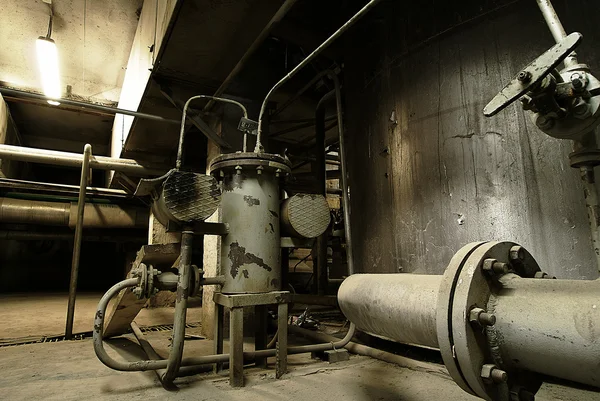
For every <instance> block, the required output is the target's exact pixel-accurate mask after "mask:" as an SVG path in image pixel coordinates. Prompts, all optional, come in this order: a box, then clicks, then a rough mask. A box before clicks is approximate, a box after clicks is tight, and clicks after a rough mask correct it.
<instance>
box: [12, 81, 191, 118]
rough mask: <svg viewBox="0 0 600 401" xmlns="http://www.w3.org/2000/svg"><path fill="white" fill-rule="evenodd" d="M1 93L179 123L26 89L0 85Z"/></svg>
mask: <svg viewBox="0 0 600 401" xmlns="http://www.w3.org/2000/svg"><path fill="white" fill-rule="evenodd" d="M0 93H2V94H6V95H10V96H17V97H18V98H29V99H36V100H41V101H48V100H51V101H54V102H59V103H60V104H65V105H68V106H75V107H81V108H84V109H89V110H98V111H102V112H104V113H109V114H111V115H114V114H124V115H126V116H133V117H138V118H142V119H145V120H153V121H158V122H163V123H168V124H179V120H173V119H169V118H164V117H160V116H156V115H153V114H146V113H140V112H139V111H132V110H125V109H118V108H116V107H109V106H103V105H101V104H95V103H86V102H79V101H76V100H69V99H53V98H49V97H47V96H44V95H40V94H38V93H31V92H25V91H21V90H16V89H8V88H2V87H0ZM67 110H68V109H67ZM69 111H76V110H69Z"/></svg>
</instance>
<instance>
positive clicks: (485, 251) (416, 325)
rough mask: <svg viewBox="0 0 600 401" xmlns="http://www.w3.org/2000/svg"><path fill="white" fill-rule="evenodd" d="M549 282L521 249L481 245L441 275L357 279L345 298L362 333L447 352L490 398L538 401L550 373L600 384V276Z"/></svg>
mask: <svg viewBox="0 0 600 401" xmlns="http://www.w3.org/2000/svg"><path fill="white" fill-rule="evenodd" d="M549 278H551V277H549V276H548V275H547V274H545V273H543V272H542V271H541V270H540V268H539V267H538V265H537V263H536V261H535V260H534V259H533V257H532V256H531V255H530V254H529V253H528V252H527V251H526V250H525V249H524V248H523V247H521V246H519V245H517V244H514V243H510V242H487V243H486V242H478V243H473V244H469V245H467V246H465V247H463V248H462V249H461V250H460V251H459V252H458V253H457V254H456V255H455V256H454V258H453V259H452V261H451V262H450V264H449V265H448V268H447V269H446V272H445V273H444V275H443V276H427V275H415V274H379V275H375V274H358V275H354V276H351V277H349V278H347V279H346V280H345V281H344V283H343V284H342V285H341V287H340V289H339V292H338V302H339V305H340V309H341V310H342V312H343V313H344V315H345V316H346V317H348V319H349V320H350V321H351V322H353V323H355V324H356V326H357V328H358V329H359V330H363V331H365V332H367V333H369V334H372V335H375V336H378V337H381V338H385V339H388V340H393V341H398V342H402V343H407V344H413V345H418V346H424V347H429V348H439V349H440V351H441V353H442V357H443V360H444V364H445V365H446V368H447V369H448V372H449V373H450V375H451V376H452V378H453V379H454V381H455V382H456V383H457V384H458V385H459V386H460V387H461V388H462V389H463V390H465V391H467V392H468V393H470V394H473V395H476V396H478V397H480V398H483V399H486V400H491V401H504V400H508V399H511V400H518V401H525V400H533V398H534V395H535V393H536V392H537V391H538V389H539V388H540V386H541V384H542V381H543V380H544V377H545V376H551V377H556V378H560V379H565V380H569V381H572V382H576V383H582V384H586V385H590V386H594V387H597V388H600V365H599V364H598V361H599V359H598V356H599V355H600V296H599V294H600V280H595V281H582V280H581V281H579V280H578V281H576V280H553V279H549Z"/></svg>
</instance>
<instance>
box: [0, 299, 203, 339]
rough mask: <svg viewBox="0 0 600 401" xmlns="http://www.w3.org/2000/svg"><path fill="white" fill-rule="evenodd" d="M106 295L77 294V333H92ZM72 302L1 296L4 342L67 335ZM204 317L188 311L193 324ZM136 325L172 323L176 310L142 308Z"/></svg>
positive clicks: (0, 330)
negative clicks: (66, 322)
mask: <svg viewBox="0 0 600 401" xmlns="http://www.w3.org/2000/svg"><path fill="white" fill-rule="evenodd" d="M102 295H103V294H100V293H82V294H78V295H77V300H76V302H75V319H74V324H73V332H74V333H81V332H86V331H92V327H93V323H94V315H95V313H96V306H97V305H98V301H99V300H100V298H101V297H102ZM68 299H69V295H68V294H67V293H23V294H0V305H2V307H1V308H0V322H2V324H0V342H1V341H2V340H6V339H11V338H22V337H35V336H54V335H59V334H64V332H65V321H66V316H67V304H68ZM110 306H111V305H109V308H108V309H107V310H110ZM200 316H201V308H199V307H198V308H190V309H188V321H189V322H199V321H200ZM136 322H137V323H138V324H139V325H140V326H153V325H159V324H172V323H173V308H153V309H142V310H141V312H140V314H139V315H138V317H137V318H136Z"/></svg>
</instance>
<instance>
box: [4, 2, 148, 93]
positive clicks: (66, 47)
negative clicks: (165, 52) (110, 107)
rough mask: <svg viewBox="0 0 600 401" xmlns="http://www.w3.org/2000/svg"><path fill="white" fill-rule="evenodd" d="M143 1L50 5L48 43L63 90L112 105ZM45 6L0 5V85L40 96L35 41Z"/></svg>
mask: <svg viewBox="0 0 600 401" xmlns="http://www.w3.org/2000/svg"><path fill="white" fill-rule="evenodd" d="M142 3H143V0H102V1H93V0H54V1H53V8H54V24H53V25H54V26H53V31H52V38H53V39H54V40H55V41H56V44H57V47H58V51H59V60H60V61H59V62H60V66H59V68H60V75H61V83H62V87H63V90H65V88H66V86H67V85H71V86H72V93H73V94H75V95H78V96H83V97H92V98H95V99H98V100H108V101H117V100H118V99H119V94H120V88H121V85H122V82H123V76H124V73H125V67H126V65H127V60H128V58H129V52H130V50H131V43H132V41H133V37H134V34H135V30H136V27H137V18H138V17H137V11H138V10H139V8H140V7H141V5H142ZM48 14H49V13H48V6H47V5H46V4H45V3H43V2H42V1H41V0H2V12H1V13H0V81H4V82H3V84H4V85H7V86H13V87H17V88H22V89H25V88H27V89H32V90H36V91H40V89H41V84H40V81H39V75H38V70H37V63H36V53H35V39H36V38H37V37H38V36H42V35H45V34H46V30H47V27H48Z"/></svg>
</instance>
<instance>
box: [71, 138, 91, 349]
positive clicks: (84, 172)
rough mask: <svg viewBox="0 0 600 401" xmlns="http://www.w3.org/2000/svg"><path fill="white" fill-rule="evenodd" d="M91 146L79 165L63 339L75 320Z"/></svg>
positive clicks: (86, 146) (88, 145)
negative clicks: (69, 280)
mask: <svg viewBox="0 0 600 401" xmlns="http://www.w3.org/2000/svg"><path fill="white" fill-rule="evenodd" d="M91 157H92V145H90V144H89V143H88V144H86V145H85V146H84V147H83V163H82V164H81V179H80V181H79V198H78V199H77V223H76V224H75V239H74V240H73V258H72V260H71V282H70V284H69V304H68V306H67V323H66V327H65V338H66V339H67V340H70V339H71V338H73V319H74V318H75V298H76V296H77V278H78V276H79V259H80V256H81V240H82V238H83V214H84V211H85V194H86V188H87V184H88V181H89V176H90V158H91Z"/></svg>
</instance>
